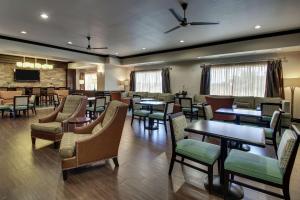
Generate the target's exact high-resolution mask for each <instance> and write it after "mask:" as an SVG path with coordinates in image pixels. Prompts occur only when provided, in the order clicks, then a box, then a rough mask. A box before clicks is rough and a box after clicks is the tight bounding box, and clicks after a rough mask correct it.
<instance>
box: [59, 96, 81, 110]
mask: <svg viewBox="0 0 300 200" xmlns="http://www.w3.org/2000/svg"><path fill="white" fill-rule="evenodd" d="M83 98H84V96H80V95H68V96H67V97H66V100H65V102H64V107H63V110H62V113H69V114H72V113H74V112H75V111H76V109H77V108H78V106H79V105H80V104H81V102H82V100H83Z"/></svg>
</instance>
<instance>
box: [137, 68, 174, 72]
mask: <svg viewBox="0 0 300 200" xmlns="http://www.w3.org/2000/svg"><path fill="white" fill-rule="evenodd" d="M162 69H169V70H172V67H162V68H159V69H140V70H136V69H134V70H133V71H135V72H149V71H159V70H162Z"/></svg>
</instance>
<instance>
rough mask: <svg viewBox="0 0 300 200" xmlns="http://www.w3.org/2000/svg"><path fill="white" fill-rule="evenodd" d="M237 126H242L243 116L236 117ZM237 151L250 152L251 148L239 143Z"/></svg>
mask: <svg viewBox="0 0 300 200" xmlns="http://www.w3.org/2000/svg"><path fill="white" fill-rule="evenodd" d="M236 124H237V125H240V124H241V116H240V115H236ZM237 149H239V150H241V151H250V150H251V147H250V146H249V145H247V144H242V143H238V146H237Z"/></svg>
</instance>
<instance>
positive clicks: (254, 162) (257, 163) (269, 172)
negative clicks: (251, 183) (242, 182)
mask: <svg viewBox="0 0 300 200" xmlns="http://www.w3.org/2000/svg"><path fill="white" fill-rule="evenodd" d="M225 169H226V170H229V171H232V172H236V173H239V174H243V175H247V176H250V177H253V178H258V179H261V180H265V181H269V182H272V183H277V184H282V183H283V174H282V171H281V169H280V167H279V162H278V160H276V159H273V158H269V157H265V156H260V155H256V154H253V153H247V152H243V151H240V150H235V149H233V150H231V151H230V154H229V156H228V157H227V159H226V161H225Z"/></svg>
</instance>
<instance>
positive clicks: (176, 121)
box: [169, 112, 221, 193]
mask: <svg viewBox="0 0 300 200" xmlns="http://www.w3.org/2000/svg"><path fill="white" fill-rule="evenodd" d="M169 121H170V129H171V139H172V157H171V162H170V167H169V175H171V174H172V171H173V167H174V163H175V162H178V163H181V164H183V165H186V166H188V167H191V168H193V169H196V170H198V171H201V172H203V173H206V174H207V175H208V191H209V193H211V192H212V184H213V166H214V164H215V162H216V161H218V162H219V157H220V153H221V149H220V146H218V145H215V144H210V143H206V142H201V141H199V140H194V139H188V138H187V137H186V134H185V131H184V128H186V127H187V122H186V118H185V115H183V113H182V112H180V113H175V114H172V115H170V116H169ZM177 156H178V157H181V160H178V159H177ZM184 159H187V160H190V161H193V162H195V163H199V164H201V165H204V166H206V167H207V170H205V169H202V168H199V167H197V166H195V165H192V164H190V162H189V163H187V162H185V161H184Z"/></svg>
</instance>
